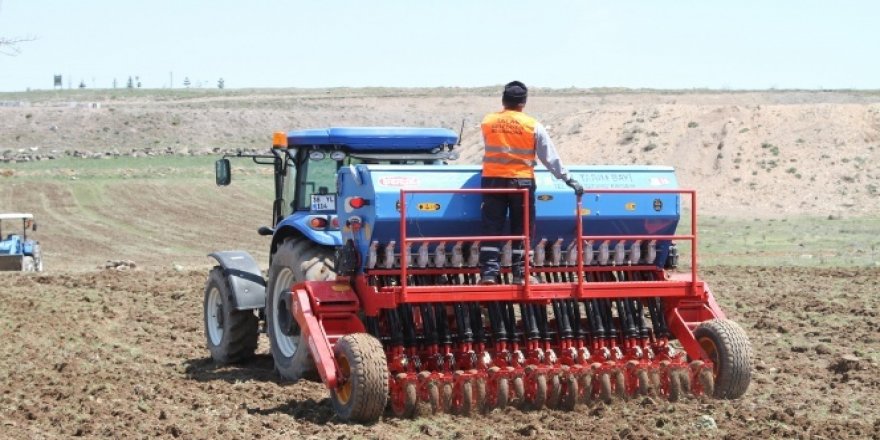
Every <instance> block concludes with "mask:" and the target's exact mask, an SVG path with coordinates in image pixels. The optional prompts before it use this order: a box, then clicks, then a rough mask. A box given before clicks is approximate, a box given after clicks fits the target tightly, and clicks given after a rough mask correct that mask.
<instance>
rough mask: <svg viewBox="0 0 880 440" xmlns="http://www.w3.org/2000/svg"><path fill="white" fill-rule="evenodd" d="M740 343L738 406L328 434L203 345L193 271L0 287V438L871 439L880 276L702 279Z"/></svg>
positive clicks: (738, 274) (340, 426) (760, 273)
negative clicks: (749, 363)
mask: <svg viewBox="0 0 880 440" xmlns="http://www.w3.org/2000/svg"><path fill="white" fill-rule="evenodd" d="M703 275H704V278H706V279H707V280H708V281H709V282H710V284H711V285H712V286H713V287H714V291H715V294H716V295H717V297H718V300H719V302H720V303H721V306H722V307H723V308H724V309H725V311H726V312H727V313H728V317H729V318H731V319H734V320H736V321H738V322H739V323H740V324H742V326H743V327H744V328H745V329H746V331H747V332H748V334H749V336H750V338H751V342H752V345H753V347H754V351H755V354H756V359H755V365H756V370H755V371H754V378H753V382H752V385H751V388H750V389H749V391H748V392H747V393H746V395H745V396H744V397H743V398H741V399H739V400H735V401H720V400H701V399H687V400H685V401H682V402H678V403H668V402H665V401H662V400H659V399H654V398H639V399H634V400H629V401H620V402H616V403H614V404H612V405H604V404H597V405H596V406H591V407H589V406H580V407H578V408H577V410H576V411H575V412H560V411H552V410H543V411H539V412H521V411H519V410H515V409H506V410H504V411H495V412H492V413H490V414H488V415H480V416H473V417H470V418H462V417H457V416H449V415H440V416H429V417H423V418H419V419H416V420H401V419H395V418H392V417H390V416H386V417H385V418H383V420H382V421H380V422H379V423H377V424H375V425H372V426H361V425H348V424H344V423H340V422H339V421H338V420H337V419H336V418H335V416H334V413H333V410H332V408H331V405H330V402H329V400H328V393H327V392H326V390H325V389H324V387H323V386H322V385H320V384H317V383H311V382H309V383H306V382H301V383H297V384H290V383H284V382H281V381H279V380H278V378H277V376H276V375H275V374H274V373H273V370H272V360H271V358H270V357H269V356H268V355H266V354H265V353H266V352H267V347H266V340H265V338H262V340H261V346H260V350H259V353H261V354H260V355H258V356H257V357H256V358H255V359H253V360H252V361H251V362H249V363H247V364H242V365H237V366H229V367H219V366H216V365H214V364H213V363H212V361H211V359H210V358H209V356H208V352H207V350H206V349H205V347H204V334H203V330H202V315H201V307H202V295H203V288H204V282H205V276H206V273H205V271H191V272H185V271H184V272H174V271H167V272H164V271H163V272H158V271H148V270H135V271H128V272H117V271H105V272H86V273H56V274H48V275H41V274H31V275H21V274H10V273H4V274H0V285H2V286H3V288H2V289H0V341H2V342H0V432H2V434H0V437H3V438H68V437H73V436H85V437H112V438H148V437H181V438H338V439H346V438H364V437H365V438H414V437H415V438H418V437H433V438H490V439H491V438H499V439H500V438H524V437H531V438H731V439H739V438H748V439H762V438H828V439H837V438H874V439H877V438H880V409H878V408H880V365H878V363H880V312H878V309H880V295H878V292H880V269H876V268H875V269H800V268H748V267H746V268H710V269H707V270H705V271H704V272H703Z"/></svg>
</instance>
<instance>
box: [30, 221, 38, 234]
mask: <svg viewBox="0 0 880 440" xmlns="http://www.w3.org/2000/svg"><path fill="white" fill-rule="evenodd" d="M31 231H34V232H37V222H34V223H33V224H32V225H31Z"/></svg>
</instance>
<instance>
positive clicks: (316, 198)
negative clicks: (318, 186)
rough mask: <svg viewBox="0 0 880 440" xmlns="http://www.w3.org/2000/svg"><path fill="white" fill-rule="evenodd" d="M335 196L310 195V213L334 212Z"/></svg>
mask: <svg viewBox="0 0 880 440" xmlns="http://www.w3.org/2000/svg"><path fill="white" fill-rule="evenodd" d="M335 210H336V196H335V195H333V194H321V195H318V194H312V211H335Z"/></svg>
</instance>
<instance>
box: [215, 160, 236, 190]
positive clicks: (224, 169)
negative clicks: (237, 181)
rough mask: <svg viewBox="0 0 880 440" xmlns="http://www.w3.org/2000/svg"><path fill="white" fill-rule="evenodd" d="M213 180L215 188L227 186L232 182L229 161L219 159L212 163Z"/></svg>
mask: <svg viewBox="0 0 880 440" xmlns="http://www.w3.org/2000/svg"><path fill="white" fill-rule="evenodd" d="M214 179H215V180H216V181H217V186H227V185H229V182H231V181H232V169H231V168H230V166H229V159H220V160H218V161H217V162H214Z"/></svg>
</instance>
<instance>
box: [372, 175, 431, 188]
mask: <svg viewBox="0 0 880 440" xmlns="http://www.w3.org/2000/svg"><path fill="white" fill-rule="evenodd" d="M419 183H421V181H420V180H419V178H418V177H411V176H387V177H380V178H379V185H382V186H394V187H402V186H419Z"/></svg>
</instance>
